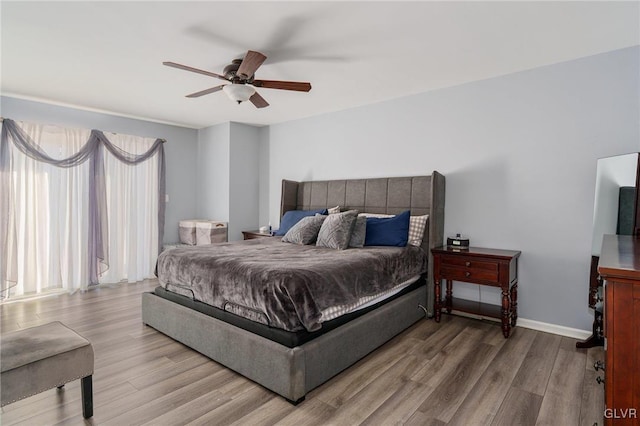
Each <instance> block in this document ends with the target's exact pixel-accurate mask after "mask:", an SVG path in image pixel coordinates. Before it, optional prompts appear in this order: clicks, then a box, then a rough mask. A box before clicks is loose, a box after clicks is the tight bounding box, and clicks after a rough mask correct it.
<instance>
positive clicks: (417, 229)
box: [359, 213, 429, 247]
mask: <svg viewBox="0 0 640 426" xmlns="http://www.w3.org/2000/svg"><path fill="white" fill-rule="evenodd" d="M359 216H365V217H393V216H395V215H392V214H378V213H360V215H359ZM427 219H429V215H428V214H425V215H423V216H411V217H410V218H409V241H407V244H411V245H412V246H416V247H421V246H422V239H423V238H424V229H425V228H426V226H427Z"/></svg>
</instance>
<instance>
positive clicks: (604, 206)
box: [576, 153, 640, 348]
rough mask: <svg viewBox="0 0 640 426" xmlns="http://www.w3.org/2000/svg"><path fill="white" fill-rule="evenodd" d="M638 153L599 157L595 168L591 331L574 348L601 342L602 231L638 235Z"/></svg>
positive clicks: (590, 300)
mask: <svg viewBox="0 0 640 426" xmlns="http://www.w3.org/2000/svg"><path fill="white" fill-rule="evenodd" d="M639 172H640V153H633V154H626V155H617V156H615V157H607V158H601V159H599V160H598V163H597V169H596V195H595V202H594V209H593V235H592V240H591V241H592V242H591V273H590V276H589V307H590V308H592V309H594V320H593V334H592V335H591V336H590V337H589V338H588V339H587V340H585V341H583V342H577V343H576V347H578V348H591V347H593V346H602V345H603V344H604V339H603V334H602V331H603V330H602V326H603V322H602V303H601V288H602V286H601V283H600V279H599V277H598V260H599V259H600V250H601V248H602V237H603V236H604V235H605V234H618V235H640V220H639V219H638V215H639V214H640V208H638V202H639V201H640V199H639V197H638V188H639V187H640V185H639V183H640V181H639V180H638V179H639V177H640V173H639Z"/></svg>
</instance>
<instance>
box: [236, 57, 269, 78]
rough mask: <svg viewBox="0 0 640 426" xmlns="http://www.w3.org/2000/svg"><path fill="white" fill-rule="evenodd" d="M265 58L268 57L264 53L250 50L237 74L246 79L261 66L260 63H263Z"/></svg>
mask: <svg viewBox="0 0 640 426" xmlns="http://www.w3.org/2000/svg"><path fill="white" fill-rule="evenodd" d="M265 59H267V57H266V56H264V55H263V54H262V53H260V52H255V51H253V50H249V51H248V52H247V55H246V56H245V57H244V59H243V60H242V63H241V64H240V67H239V68H238V71H237V72H236V75H237V76H238V77H240V78H243V79H245V80H246V79H247V78H249V77H251V76H252V75H253V74H255V72H256V70H257V69H258V68H260V65H262V63H263V62H264V61H265Z"/></svg>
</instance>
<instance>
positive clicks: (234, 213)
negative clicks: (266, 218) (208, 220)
mask: <svg viewBox="0 0 640 426" xmlns="http://www.w3.org/2000/svg"><path fill="white" fill-rule="evenodd" d="M258 134H259V129H258V128H257V127H254V126H249V125H246V124H240V123H231V158H230V162H229V164H230V169H231V173H230V176H229V206H230V208H229V217H230V218H231V220H230V221H229V240H231V241H235V240H241V239H242V238H243V237H242V231H243V230H248V229H258V227H259V226H258V215H259V200H260V196H259V190H260V188H259V175H260V167H259V162H258V158H259V155H260V144H259V142H260V141H259V138H258Z"/></svg>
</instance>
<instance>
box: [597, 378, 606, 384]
mask: <svg viewBox="0 0 640 426" xmlns="http://www.w3.org/2000/svg"><path fill="white" fill-rule="evenodd" d="M596 382H598V384H599V385H601V384H602V383H604V379H603V378H602V377H600V376H598V377H596Z"/></svg>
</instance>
